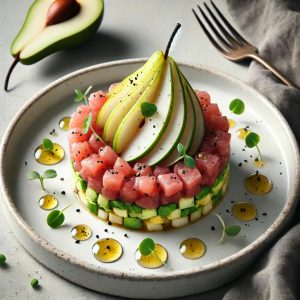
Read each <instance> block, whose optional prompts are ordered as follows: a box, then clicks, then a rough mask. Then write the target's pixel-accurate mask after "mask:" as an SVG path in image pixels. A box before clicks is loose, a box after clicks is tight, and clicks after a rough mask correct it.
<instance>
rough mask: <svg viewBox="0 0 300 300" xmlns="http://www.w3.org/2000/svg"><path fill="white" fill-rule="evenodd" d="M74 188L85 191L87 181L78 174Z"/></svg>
mask: <svg viewBox="0 0 300 300" xmlns="http://www.w3.org/2000/svg"><path fill="white" fill-rule="evenodd" d="M76 188H77V190H79V191H85V190H86V189H87V182H86V181H85V180H83V179H82V178H81V177H80V176H78V179H77V183H76Z"/></svg>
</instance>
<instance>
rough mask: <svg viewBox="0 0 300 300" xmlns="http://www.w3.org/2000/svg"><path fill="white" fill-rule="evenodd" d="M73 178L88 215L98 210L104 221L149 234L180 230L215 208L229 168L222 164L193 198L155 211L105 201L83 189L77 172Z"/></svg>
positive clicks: (226, 179)
mask: <svg viewBox="0 0 300 300" xmlns="http://www.w3.org/2000/svg"><path fill="white" fill-rule="evenodd" d="M73 178H74V181H75V185H76V188H77V193H78V196H79V199H80V200H81V202H83V204H85V205H86V206H87V208H88V209H89V211H90V212H91V213H92V214H94V215H96V216H98V212H99V210H100V209H101V210H102V212H107V214H108V219H109V220H110V221H111V222H112V223H116V224H119V225H123V226H124V227H126V228H131V229H140V228H146V229H147V230H149V231H159V230H163V229H164V228H167V227H182V226H185V225H186V224H188V223H190V222H195V221H196V220H198V219H200V218H202V217H203V216H204V215H206V214H208V213H209V212H210V211H211V210H212V209H213V208H215V207H216V206H217V205H218V204H219V203H220V202H221V200H222V198H223V196H224V194H225V192H226V190H227V187H228V182H229V165H228V164H227V165H226V167H225V168H224V170H223V172H222V173H221V175H220V176H219V177H218V178H217V179H216V181H215V183H214V184H213V185H212V186H210V187H208V186H204V187H202V189H201V191H200V192H199V193H198V194H197V195H196V196H195V197H183V198H181V199H180V200H179V203H178V204H176V203H170V204H167V205H162V206H160V207H159V208H157V209H145V208H142V207H140V206H138V205H136V204H131V203H126V202H123V201H121V200H109V199H107V198H106V197H104V196H103V195H102V194H99V193H97V192H96V191H94V190H93V189H91V188H89V187H87V184H86V181H84V180H83V179H82V178H81V177H80V175H79V173H77V172H74V171H73ZM100 215H102V214H100ZM99 218H100V217H99ZM102 219H103V218H102Z"/></svg>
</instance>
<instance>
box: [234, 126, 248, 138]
mask: <svg viewBox="0 0 300 300" xmlns="http://www.w3.org/2000/svg"><path fill="white" fill-rule="evenodd" d="M250 132H251V131H250V130H249V129H247V128H240V129H238V130H237V131H236V134H237V136H238V137H239V138H240V139H242V140H245V139H246V137H247V135H248V134H249V133H250Z"/></svg>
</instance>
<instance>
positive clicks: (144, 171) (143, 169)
mask: <svg viewBox="0 0 300 300" xmlns="http://www.w3.org/2000/svg"><path fill="white" fill-rule="evenodd" d="M133 170H134V173H135V174H139V175H140V176H146V175H153V172H152V169H151V167H150V166H147V165H146V164H143V163H136V164H134V166H133Z"/></svg>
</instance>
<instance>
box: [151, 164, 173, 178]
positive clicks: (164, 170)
mask: <svg viewBox="0 0 300 300" xmlns="http://www.w3.org/2000/svg"><path fill="white" fill-rule="evenodd" d="M169 173H171V171H170V169H169V168H168V167H160V166H155V167H154V169H153V175H154V176H155V177H157V176H158V175H161V174H169Z"/></svg>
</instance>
